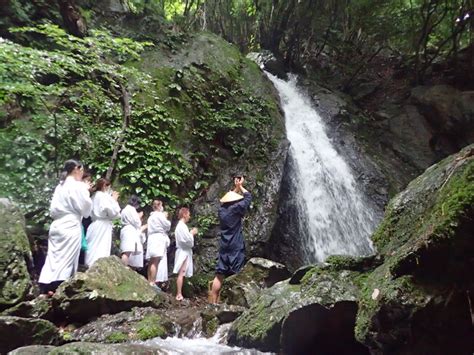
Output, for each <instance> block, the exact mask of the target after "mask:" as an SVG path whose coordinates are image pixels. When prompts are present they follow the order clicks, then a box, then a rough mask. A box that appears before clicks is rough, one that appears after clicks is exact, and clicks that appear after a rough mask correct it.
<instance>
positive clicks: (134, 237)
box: [120, 195, 146, 268]
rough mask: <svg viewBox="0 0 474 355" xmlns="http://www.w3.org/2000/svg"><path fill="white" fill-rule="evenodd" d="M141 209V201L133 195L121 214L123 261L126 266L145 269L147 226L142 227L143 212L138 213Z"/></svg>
mask: <svg viewBox="0 0 474 355" xmlns="http://www.w3.org/2000/svg"><path fill="white" fill-rule="evenodd" d="M139 207H140V199H139V198H138V197H137V196H135V195H133V196H132V197H130V199H129V200H128V204H127V206H125V208H124V209H123V210H122V212H121V213H120V216H121V220H122V230H121V231H120V251H121V253H122V261H123V263H124V264H125V265H129V266H132V267H136V268H141V267H143V241H142V232H143V230H144V229H146V225H145V226H142V220H141V217H142V216H143V212H140V213H138V212H137V208H139Z"/></svg>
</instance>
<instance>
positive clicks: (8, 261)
mask: <svg viewBox="0 0 474 355" xmlns="http://www.w3.org/2000/svg"><path fill="white" fill-rule="evenodd" d="M0 244H1V245H2V247H1V248H0V275H1V277H0V311H2V310H4V309H6V308H9V307H12V306H14V305H16V304H17V303H20V302H21V301H23V300H24V299H25V297H26V295H27V294H28V291H29V289H30V287H31V279H30V275H29V273H28V265H31V263H32V255H31V250H30V244H29V241H28V238H27V236H26V233H25V220H24V218H23V215H22V214H21V213H20V211H19V210H18V209H17V208H15V206H14V205H13V204H12V203H11V202H10V201H9V200H8V199H5V198H0Z"/></svg>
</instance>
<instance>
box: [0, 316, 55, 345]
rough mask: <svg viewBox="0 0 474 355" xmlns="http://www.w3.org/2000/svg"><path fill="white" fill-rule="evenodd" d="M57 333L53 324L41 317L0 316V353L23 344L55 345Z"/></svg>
mask: <svg viewBox="0 0 474 355" xmlns="http://www.w3.org/2000/svg"><path fill="white" fill-rule="evenodd" d="M59 339H60V336H59V333H58V330H57V328H56V327H55V326H54V324H52V323H50V322H48V321H46V320H43V319H31V318H21V317H10V316H0V353H1V354H6V353H7V352H9V351H10V350H13V349H16V348H19V347H21V346H25V345H35V344H41V345H55V344H57V343H59Z"/></svg>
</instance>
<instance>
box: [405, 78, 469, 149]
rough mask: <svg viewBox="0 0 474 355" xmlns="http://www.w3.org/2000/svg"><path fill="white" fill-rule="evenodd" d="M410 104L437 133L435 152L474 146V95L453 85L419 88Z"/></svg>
mask: <svg viewBox="0 0 474 355" xmlns="http://www.w3.org/2000/svg"><path fill="white" fill-rule="evenodd" d="M410 100H411V101H412V102H413V103H414V104H415V105H416V106H417V107H418V109H419V110H420V112H421V113H422V114H423V116H424V117H425V118H426V119H427V121H428V122H429V123H430V125H431V127H433V129H434V131H435V138H434V140H433V141H432V142H431V145H432V146H433V148H434V149H444V150H448V151H449V150H451V152H453V151H456V150H458V149H460V148H462V147H464V146H465V145H467V144H470V143H473V142H474V93H473V92H472V91H464V92H463V91H460V90H457V89H455V88H454V87H452V86H449V85H434V86H418V87H416V88H414V89H412V91H411V97H410Z"/></svg>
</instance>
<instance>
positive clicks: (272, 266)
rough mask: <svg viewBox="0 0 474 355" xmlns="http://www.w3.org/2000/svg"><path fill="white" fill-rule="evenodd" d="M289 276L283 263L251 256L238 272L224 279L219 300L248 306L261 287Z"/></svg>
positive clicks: (258, 293)
mask: <svg viewBox="0 0 474 355" xmlns="http://www.w3.org/2000/svg"><path fill="white" fill-rule="evenodd" d="M290 276H291V275H290V273H289V271H288V270H287V269H286V267H285V266H284V265H283V264H280V263H277V262H274V261H271V260H267V259H263V258H252V259H250V260H249V261H248V262H247V264H245V266H244V267H243V269H242V270H241V271H240V272H239V273H238V274H235V275H232V276H230V277H228V278H226V279H225V280H224V283H223V285H222V291H221V300H222V301H223V302H226V303H227V304H233V305H238V306H242V307H249V306H250V305H251V304H252V303H253V302H254V301H255V300H256V299H257V298H258V296H259V295H260V291H261V290H262V289H263V288H268V287H271V286H273V285H274V284H275V283H277V282H279V281H282V280H285V279H287V278H289V277H290Z"/></svg>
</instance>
